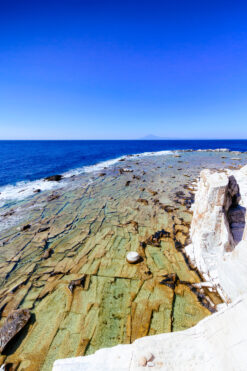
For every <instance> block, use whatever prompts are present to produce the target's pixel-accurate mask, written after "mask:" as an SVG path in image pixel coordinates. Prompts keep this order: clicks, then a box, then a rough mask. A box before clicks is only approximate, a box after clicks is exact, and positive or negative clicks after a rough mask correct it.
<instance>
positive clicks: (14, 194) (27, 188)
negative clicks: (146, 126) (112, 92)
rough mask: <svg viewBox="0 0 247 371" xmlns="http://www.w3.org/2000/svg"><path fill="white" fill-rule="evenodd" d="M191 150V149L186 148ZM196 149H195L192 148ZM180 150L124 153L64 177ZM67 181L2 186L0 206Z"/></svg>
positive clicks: (224, 149) (25, 182) (41, 180)
mask: <svg viewBox="0 0 247 371" xmlns="http://www.w3.org/2000/svg"><path fill="white" fill-rule="evenodd" d="M186 151H189V150H186ZM191 151H194V150H191ZM207 151H214V152H229V150H228V149H226V148H219V149H215V150H210V149H208V150H200V149H199V150H198V152H207ZM178 152H183V150H176V151H167V150H166V151H157V152H143V153H136V154H133V155H123V156H120V157H118V158H115V159H111V160H107V161H102V162H99V163H97V164H95V165H88V166H83V167H81V168H77V169H72V170H70V171H67V172H65V173H64V174H63V177H64V178H65V179H66V178H70V177H71V176H73V175H79V174H83V173H95V172H96V173H97V172H99V171H102V170H104V169H105V168H109V167H112V166H114V165H115V164H117V163H118V162H119V161H120V160H123V159H127V160H136V159H137V158H140V157H151V156H166V155H173V154H176V153H178ZM64 184H65V183H64V182H63V180H61V181H60V182H50V181H49V182H48V181H45V180H44V179H39V180H35V181H22V182H18V183H17V184H15V185H11V184H9V185H6V186H3V187H0V207H2V206H4V205H5V204H6V203H7V202H10V201H18V200H22V199H25V198H27V197H30V196H32V195H33V194H34V191H35V190H36V189H40V190H41V191H47V190H51V189H57V188H61V187H62V186H63V185H64Z"/></svg>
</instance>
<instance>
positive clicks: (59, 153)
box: [0, 140, 247, 187]
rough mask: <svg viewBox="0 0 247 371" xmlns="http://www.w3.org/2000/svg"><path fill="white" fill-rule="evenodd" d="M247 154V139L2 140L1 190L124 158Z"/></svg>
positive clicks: (0, 149) (0, 145) (0, 162)
mask: <svg viewBox="0 0 247 371" xmlns="http://www.w3.org/2000/svg"><path fill="white" fill-rule="evenodd" d="M209 148H210V149H217V148H228V149H229V150H233V151H247V140H196V141H195V140H118V141H112V140H104V141H100V140H97V141H93V140H92V141H87V140H85V141H83V140H81V141H0V187H1V186H4V185H7V184H16V183H17V182H19V181H32V180H36V179H41V178H44V177H46V176H49V175H53V174H61V173H64V172H67V171H69V170H72V169H76V168H82V167H83V166H88V165H94V164H97V163H99V162H102V161H106V160H110V159H114V158H118V157H120V156H122V155H128V154H136V153H143V152H152V151H163V150H177V149H195V150H196V149H209Z"/></svg>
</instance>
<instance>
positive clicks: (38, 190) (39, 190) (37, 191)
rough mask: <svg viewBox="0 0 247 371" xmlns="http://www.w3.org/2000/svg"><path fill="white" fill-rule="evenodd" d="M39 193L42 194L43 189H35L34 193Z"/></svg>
mask: <svg viewBox="0 0 247 371" xmlns="http://www.w3.org/2000/svg"><path fill="white" fill-rule="evenodd" d="M39 192H41V189H39V188H38V189H35V190H34V191H33V193H39Z"/></svg>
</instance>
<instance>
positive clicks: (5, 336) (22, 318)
mask: <svg viewBox="0 0 247 371" xmlns="http://www.w3.org/2000/svg"><path fill="white" fill-rule="evenodd" d="M30 316H31V315H30V312H29V310H28V309H18V310H14V311H13V312H12V313H11V314H10V315H9V316H8V317H7V319H6V322H5V324H4V325H3V327H2V328H1V329H0V352H1V353H2V351H3V350H4V349H5V347H6V345H7V344H8V343H9V342H10V340H12V339H13V337H14V336H15V335H16V334H18V332H20V331H21V329H22V328H23V327H24V326H25V325H26V324H27V322H28V321H29V319H30Z"/></svg>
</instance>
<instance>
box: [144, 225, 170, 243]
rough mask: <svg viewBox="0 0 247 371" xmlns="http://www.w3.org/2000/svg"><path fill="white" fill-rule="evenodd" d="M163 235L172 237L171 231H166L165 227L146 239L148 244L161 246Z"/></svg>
mask: <svg viewBox="0 0 247 371" xmlns="http://www.w3.org/2000/svg"><path fill="white" fill-rule="evenodd" d="M162 237H170V233H169V232H166V231H165V230H164V229H162V230H161V231H157V232H155V233H154V234H153V235H152V236H151V237H149V238H148V239H147V240H146V244H147V245H152V246H156V247H160V240H161V238H162Z"/></svg>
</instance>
